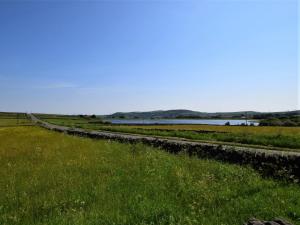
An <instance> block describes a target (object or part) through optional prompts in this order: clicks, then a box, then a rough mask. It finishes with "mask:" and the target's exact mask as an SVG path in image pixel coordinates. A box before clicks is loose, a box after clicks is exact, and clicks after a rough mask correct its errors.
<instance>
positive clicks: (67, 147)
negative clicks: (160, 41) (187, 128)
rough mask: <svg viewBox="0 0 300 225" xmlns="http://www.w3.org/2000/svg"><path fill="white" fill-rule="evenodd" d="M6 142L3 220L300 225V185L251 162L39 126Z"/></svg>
mask: <svg viewBox="0 0 300 225" xmlns="http://www.w3.org/2000/svg"><path fill="white" fill-rule="evenodd" d="M0 140H1V141H0V192H1V193H2V194H1V195H0V224H9V225H13V224H22V225H29V224H30V225H32V224H120V225H121V224H122V225H123V224H183V225H184V224H205V225H220V224H223V225H241V224H243V222H245V221H246V220H247V219H249V218H250V217H253V216H255V217H258V218H261V219H271V218H274V217H283V218H285V219H286V220H288V221H290V222H293V223H294V224H295V225H299V224H300V188H299V185H296V184H288V183H282V182H278V181H274V180H266V179H263V178H261V177H260V176H259V175H258V174H257V173H256V172H255V171H253V170H252V169H250V168H248V167H241V166H237V165H229V164H224V163H220V162H216V161H213V160H200V159H196V158H190V157H187V156H185V155H179V156H178V155H177V156H176V155H170V154H168V153H166V152H163V151H160V150H156V149H153V148H150V147H147V146H144V145H129V144H121V143H116V142H109V141H99V140H92V139H85V138H79V137H73V136H67V135H64V134H60V133H55V132H50V131H47V130H44V129H42V128H38V127H12V128H0ZM16 140H17V141H16Z"/></svg>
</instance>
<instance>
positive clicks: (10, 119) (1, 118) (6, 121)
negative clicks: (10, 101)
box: [0, 112, 32, 127]
mask: <svg viewBox="0 0 300 225" xmlns="http://www.w3.org/2000/svg"><path fill="white" fill-rule="evenodd" d="M21 125H23V126H27V125H32V123H31V121H30V120H29V119H28V118H27V117H26V114H22V113H1V112H0V127H7V126H21Z"/></svg>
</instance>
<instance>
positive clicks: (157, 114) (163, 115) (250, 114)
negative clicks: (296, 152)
mask: <svg viewBox="0 0 300 225" xmlns="http://www.w3.org/2000/svg"><path fill="white" fill-rule="evenodd" d="M299 114H300V110H297V111H286V112H268V113H264V112H255V111H241V112H215V113H207V112H198V111H191V110H184V109H179V110H166V111H163V110H158V111H149V112H127V113H126V112H117V113H114V114H111V115H107V116H105V117H106V118H124V119H175V118H191V119H192V118H197V119H198V118H199V119H221V118H226V119H229V118H232V119H235V118H245V117H247V118H250V119H267V118H280V117H287V116H298V115H299Z"/></svg>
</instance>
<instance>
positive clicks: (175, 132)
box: [42, 117, 300, 150]
mask: <svg viewBox="0 0 300 225" xmlns="http://www.w3.org/2000/svg"><path fill="white" fill-rule="evenodd" d="M42 119H43V118H42ZM45 120H46V121H48V122H50V123H54V124H58V125H64V126H71V127H80V128H84V129H94V130H106V131H116V132H125V133H134V134H145V135H155V136H164V137H178V138H186V139H191V140H202V141H218V142H228V143H238V144H247V145H260V146H265V147H277V148H290V149H297V150H299V149H300V127H243V126H211V125H153V126H143V125H140V126H125V125H120V126H118V125H104V124H97V123H95V122H97V120H87V119H81V118H79V117H77V118H76V117H72V118H68V117H64V118H49V119H45ZM201 131H202V133H201ZM203 131H210V133H205V132H203Z"/></svg>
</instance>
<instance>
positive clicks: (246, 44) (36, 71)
mask: <svg viewBox="0 0 300 225" xmlns="http://www.w3.org/2000/svg"><path fill="white" fill-rule="evenodd" d="M297 11H298V5H297V0H240V1H238V0H202V1H201V0H197V1H171V0H165V1H164V0H160V1H150V0H149V1H146V0H145V1H138V0H136V1H133V0H131V1H129V0H128V1H126V0H123V1H121V0H119V1H89V2H85V1H77V2H76V1H52V2H51V1H43V2H37V1H32V2H29V1H26V2H24V1H19V2H18V1H13V3H9V1H0V111H28V112H30V111H32V112H45V113H47V112H48V113H69V114H76V113H86V114H91V113H94V114H107V113H113V112H116V111H148V110H159V109H191V110H197V111H204V112H216V111H240V110H256V111H283V110H294V109H299V92H298V86H299V84H300V83H299V79H298V78H297V76H298V57H297V54H298V51H299V48H298V43H297V38H298V33H297V32H298V15H297Z"/></svg>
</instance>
